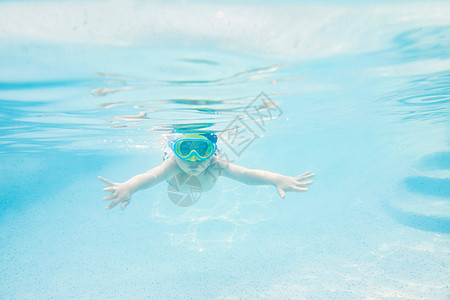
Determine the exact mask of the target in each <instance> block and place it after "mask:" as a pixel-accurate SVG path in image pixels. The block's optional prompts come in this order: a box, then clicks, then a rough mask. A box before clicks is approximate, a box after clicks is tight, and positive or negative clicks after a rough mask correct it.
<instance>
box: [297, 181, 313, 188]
mask: <svg viewBox="0 0 450 300" xmlns="http://www.w3.org/2000/svg"><path fill="white" fill-rule="evenodd" d="M313 183H314V181H312V180H310V181H306V182H298V181H297V183H296V186H298V187H304V186H308V185H311V184H313Z"/></svg>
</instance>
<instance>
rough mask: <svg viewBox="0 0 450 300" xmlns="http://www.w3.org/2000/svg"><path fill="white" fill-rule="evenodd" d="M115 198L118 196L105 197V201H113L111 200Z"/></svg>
mask: <svg viewBox="0 0 450 300" xmlns="http://www.w3.org/2000/svg"><path fill="white" fill-rule="evenodd" d="M115 197H116V196H115V195H114V194H111V195H108V196H106V197H104V198H103V200H105V201H108V200H111V199H113V198H115Z"/></svg>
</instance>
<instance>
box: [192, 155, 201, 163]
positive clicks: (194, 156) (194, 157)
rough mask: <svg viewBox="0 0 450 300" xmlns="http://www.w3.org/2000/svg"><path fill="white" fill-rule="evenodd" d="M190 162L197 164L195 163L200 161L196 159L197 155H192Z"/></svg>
mask: <svg viewBox="0 0 450 300" xmlns="http://www.w3.org/2000/svg"><path fill="white" fill-rule="evenodd" d="M191 161H192V162H197V161H200V159H199V158H198V157H197V155H192V157H191Z"/></svg>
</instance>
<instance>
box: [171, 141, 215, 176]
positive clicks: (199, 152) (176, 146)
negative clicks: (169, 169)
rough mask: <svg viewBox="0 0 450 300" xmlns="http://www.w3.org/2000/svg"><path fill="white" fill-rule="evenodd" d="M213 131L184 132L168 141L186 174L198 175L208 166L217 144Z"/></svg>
mask: <svg viewBox="0 0 450 300" xmlns="http://www.w3.org/2000/svg"><path fill="white" fill-rule="evenodd" d="M216 142H217V136H216V135H215V134H214V133H202V132H190V133H184V134H182V135H180V136H177V137H176V138H174V139H172V140H171V141H169V146H170V148H172V150H173V152H174V153H175V160H176V161H177V164H178V166H179V167H180V168H181V169H182V170H183V171H184V172H186V173H187V174H190V175H198V174H200V173H202V172H203V171H204V170H206V168H208V167H209V165H210V163H211V160H212V156H213V154H214V153H215V151H216V149H217V146H216Z"/></svg>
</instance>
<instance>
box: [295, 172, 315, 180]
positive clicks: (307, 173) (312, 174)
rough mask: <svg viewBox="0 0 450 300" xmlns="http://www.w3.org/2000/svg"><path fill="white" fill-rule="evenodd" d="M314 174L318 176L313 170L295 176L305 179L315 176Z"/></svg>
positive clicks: (298, 178)
mask: <svg viewBox="0 0 450 300" xmlns="http://www.w3.org/2000/svg"><path fill="white" fill-rule="evenodd" d="M314 176H316V174H314V173H311V172H306V173H304V174H302V175H299V176H297V177H295V179H296V180H305V179H310V178H313V177H314Z"/></svg>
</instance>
